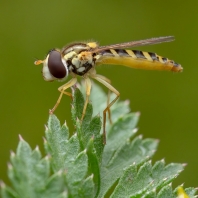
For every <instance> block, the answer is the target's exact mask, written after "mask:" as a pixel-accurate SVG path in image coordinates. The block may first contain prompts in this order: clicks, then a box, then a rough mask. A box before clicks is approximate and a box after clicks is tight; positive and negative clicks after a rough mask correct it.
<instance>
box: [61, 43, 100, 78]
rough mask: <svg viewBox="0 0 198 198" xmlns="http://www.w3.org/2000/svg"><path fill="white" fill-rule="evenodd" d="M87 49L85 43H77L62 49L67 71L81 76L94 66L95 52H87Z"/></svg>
mask: <svg viewBox="0 0 198 198" xmlns="http://www.w3.org/2000/svg"><path fill="white" fill-rule="evenodd" d="M89 49H90V48H89V46H87V45H86V44H81V43H79V44H76V45H72V46H70V47H69V48H67V49H66V50H64V51H63V55H64V57H63V58H64V60H65V61H66V63H67V67H68V70H69V72H73V73H75V74H77V75H79V76H82V75H84V74H86V73H87V72H88V71H89V70H90V69H91V68H92V67H94V65H95V61H96V54H95V53H91V52H89Z"/></svg>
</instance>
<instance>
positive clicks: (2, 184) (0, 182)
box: [0, 180, 6, 188]
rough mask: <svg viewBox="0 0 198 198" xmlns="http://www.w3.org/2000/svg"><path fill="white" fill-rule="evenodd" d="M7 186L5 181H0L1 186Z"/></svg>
mask: <svg viewBox="0 0 198 198" xmlns="http://www.w3.org/2000/svg"><path fill="white" fill-rule="evenodd" d="M5 186H6V185H5V183H4V182H3V181H2V180H1V181H0V187H1V188H5Z"/></svg>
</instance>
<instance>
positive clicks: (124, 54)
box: [115, 49, 130, 57]
mask: <svg viewBox="0 0 198 198" xmlns="http://www.w3.org/2000/svg"><path fill="white" fill-rule="evenodd" d="M115 51H116V52H117V53H118V55H119V56H125V57H126V56H128V57H130V55H129V54H128V53H127V52H126V50H123V49H115Z"/></svg>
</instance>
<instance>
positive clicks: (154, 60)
mask: <svg viewBox="0 0 198 198" xmlns="http://www.w3.org/2000/svg"><path fill="white" fill-rule="evenodd" d="M100 55H101V57H100V58H99V59H98V60H97V61H96V64H97V65H100V64H114V65H124V66H127V67H131V68H137V69H148V70H169V71H174V72H180V71H182V70H183V68H182V67H181V65H180V64H178V63H175V62H174V61H172V60H169V59H168V58H164V57H161V56H158V55H157V54H155V53H152V52H143V51H138V50H124V49H110V50H104V51H102V52H100Z"/></svg>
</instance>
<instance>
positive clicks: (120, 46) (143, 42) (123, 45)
mask: <svg viewBox="0 0 198 198" xmlns="http://www.w3.org/2000/svg"><path fill="white" fill-rule="evenodd" d="M174 39H175V38H174V36H165V37H158V38H150V39H145V40H139V41H131V42H126V43H119V44H113V45H107V46H101V47H97V48H95V49H92V50H91V52H92V53H96V52H100V51H103V50H108V49H126V48H131V47H137V46H143V45H154V44H158V43H164V42H171V41H173V40H174Z"/></svg>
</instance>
